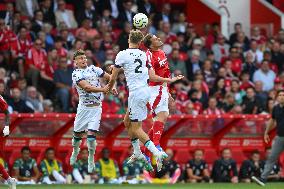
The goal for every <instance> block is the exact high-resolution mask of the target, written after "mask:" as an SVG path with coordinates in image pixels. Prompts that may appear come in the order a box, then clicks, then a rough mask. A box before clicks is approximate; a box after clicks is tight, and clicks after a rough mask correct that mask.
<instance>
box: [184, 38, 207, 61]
mask: <svg viewBox="0 0 284 189" xmlns="http://www.w3.org/2000/svg"><path fill="white" fill-rule="evenodd" d="M193 50H198V51H199V53H200V56H199V60H200V61H201V62H203V61H204V60H205V59H206V57H207V54H206V51H205V50H204V49H203V41H202V40H201V38H195V39H194V40H193V44H192V50H190V51H189V53H188V55H189V57H191V56H192V51H193Z"/></svg>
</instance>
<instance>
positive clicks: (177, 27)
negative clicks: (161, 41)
mask: <svg viewBox="0 0 284 189" xmlns="http://www.w3.org/2000/svg"><path fill="white" fill-rule="evenodd" d="M186 27H187V26H186V16H185V14H184V12H181V13H179V15H178V20H177V22H175V23H174V24H173V26H172V32H173V33H178V32H181V33H185V31H186Z"/></svg>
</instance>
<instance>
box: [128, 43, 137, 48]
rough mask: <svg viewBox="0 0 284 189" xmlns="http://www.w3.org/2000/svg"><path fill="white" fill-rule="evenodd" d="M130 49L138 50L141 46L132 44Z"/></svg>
mask: <svg viewBox="0 0 284 189" xmlns="http://www.w3.org/2000/svg"><path fill="white" fill-rule="evenodd" d="M128 48H129V49H138V48H139V45H137V44H132V43H130V44H129V46H128Z"/></svg>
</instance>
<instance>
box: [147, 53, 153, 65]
mask: <svg viewBox="0 0 284 189" xmlns="http://www.w3.org/2000/svg"><path fill="white" fill-rule="evenodd" d="M146 66H147V68H148V69H152V68H153V66H152V53H151V52H150V51H147V52H146Z"/></svg>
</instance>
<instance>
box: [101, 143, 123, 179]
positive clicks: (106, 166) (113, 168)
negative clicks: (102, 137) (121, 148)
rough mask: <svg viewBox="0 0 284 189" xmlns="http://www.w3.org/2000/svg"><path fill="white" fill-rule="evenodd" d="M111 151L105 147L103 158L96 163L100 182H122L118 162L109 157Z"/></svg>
mask: <svg viewBox="0 0 284 189" xmlns="http://www.w3.org/2000/svg"><path fill="white" fill-rule="evenodd" d="M109 156H110V151H109V149H108V148H103V150H102V158H101V159H99V160H98V162H97V163H96V172H97V173H98V175H99V184H104V183H109V184H120V182H121V181H120V179H119V176H120V174H119V168H118V165H117V163H116V162H115V161H114V160H113V159H112V158H110V157H109Z"/></svg>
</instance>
